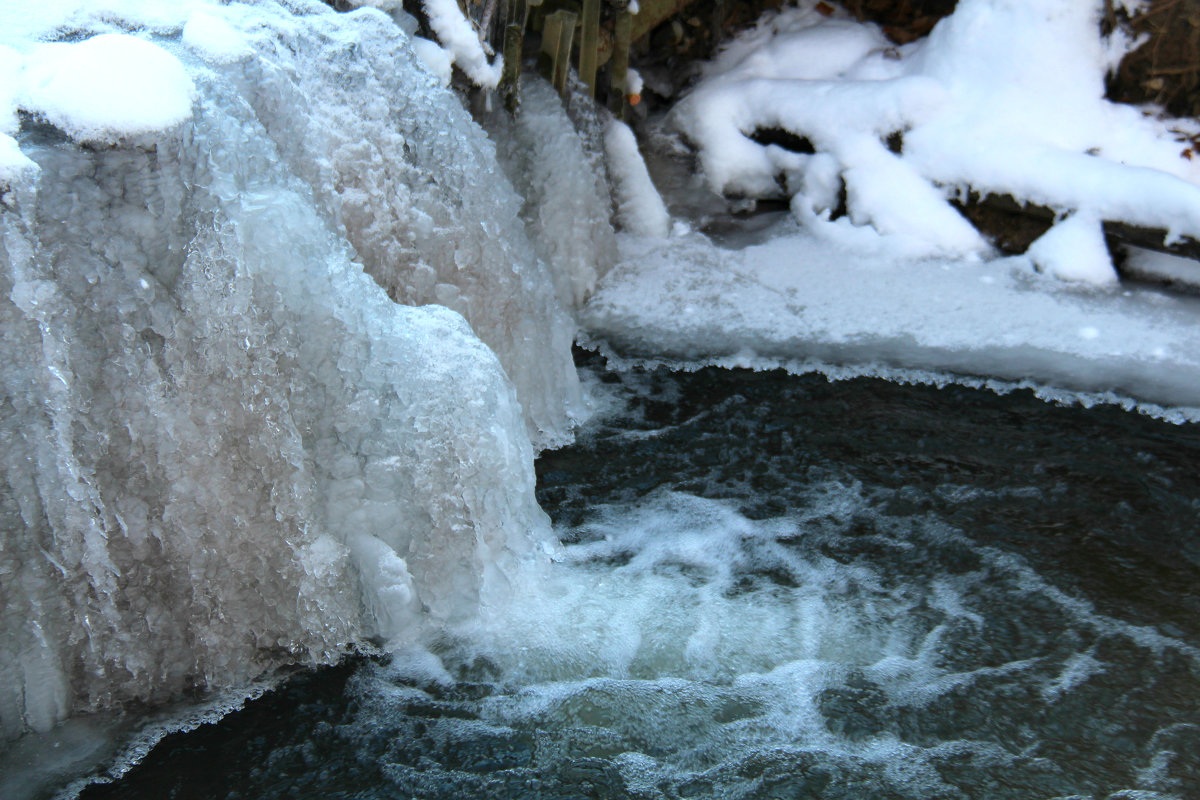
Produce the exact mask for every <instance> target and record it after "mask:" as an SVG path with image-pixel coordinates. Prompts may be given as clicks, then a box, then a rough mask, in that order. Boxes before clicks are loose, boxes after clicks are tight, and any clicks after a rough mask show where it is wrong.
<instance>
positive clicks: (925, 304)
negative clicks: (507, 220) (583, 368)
mask: <svg viewBox="0 0 1200 800" xmlns="http://www.w3.org/2000/svg"><path fill="white" fill-rule="evenodd" d="M846 227H847V228H849V227H850V226H849V225H848V224H847V225H846ZM854 230H857V229H854ZM860 233H861V231H860ZM620 241H621V247H622V256H623V258H622V263H621V264H619V265H618V266H617V267H616V268H615V269H614V270H613V271H612V272H611V273H609V275H608V276H607V278H606V279H605V280H604V281H602V282H601V285H600V287H599V289H598V291H597V293H596V295H595V296H594V297H593V298H592V300H591V301H590V302H589V304H588V305H587V306H586V307H585V309H584V310H583V312H582V315H581V319H582V322H583V325H584V327H585V329H586V330H587V331H588V332H589V335H590V336H591V337H593V339H594V340H596V341H603V342H606V343H607V344H608V345H609V346H610V347H611V349H612V350H613V351H615V353H616V354H618V355H623V356H628V357H641V358H651V359H653V358H663V359H668V360H673V361H674V362H675V363H677V364H679V365H686V364H687V363H692V364H704V363H726V364H733V363H737V364H741V365H744V366H754V367H756V368H769V367H772V366H786V367H787V368H789V369H795V370H799V371H808V370H814V369H815V370H819V371H825V372H828V373H831V374H837V371H838V370H839V369H841V368H850V369H852V370H855V371H856V372H857V374H883V375H892V374H894V372H895V370H897V369H899V370H908V371H909V372H910V373H912V372H913V371H926V372H927V373H929V375H930V378H931V379H934V380H947V379H949V380H953V379H955V378H954V376H956V375H957V376H959V378H958V379H960V380H961V379H963V378H968V379H989V378H991V379H1000V380H1002V381H1012V382H1019V383H1026V384H1033V385H1040V386H1043V387H1046V386H1049V387H1056V388H1057V389H1059V390H1065V391H1064V393H1063V394H1062V395H1061V396H1060V397H1059V399H1069V397H1070V395H1069V393H1070V392H1083V393H1100V394H1106V393H1107V395H1106V396H1107V397H1108V398H1109V399H1110V401H1115V402H1119V401H1120V398H1122V397H1123V398H1126V399H1129V398H1132V399H1133V400H1134V401H1137V402H1141V403H1143V404H1145V405H1144V407H1145V408H1146V410H1148V411H1152V412H1153V413H1157V414H1161V415H1164V416H1166V417H1168V418H1176V417H1177V416H1178V413H1182V414H1183V416H1184V417H1185V418H1195V417H1196V416H1197V414H1198V413H1200V412H1197V411H1196V408H1197V407H1198V406H1200V359H1198V358H1197V356H1196V353H1197V349H1196V342H1197V337H1196V326H1195V320H1196V318H1197V315H1198V314H1200V303H1198V301H1196V300H1195V299H1193V298H1190V297H1172V296H1170V295H1167V294H1164V293H1162V292H1160V291H1156V290H1153V289H1144V288H1142V289H1133V288H1129V289H1122V288H1111V289H1090V288H1088V289H1085V288H1073V287H1069V286H1067V285H1066V284H1062V283H1059V282H1057V281H1054V280H1051V279H1049V278H1044V277H1041V276H1039V275H1038V274H1036V273H1035V272H1034V271H1033V268H1032V266H1031V262H1030V261H1029V260H1028V258H1027V257H1024V256H1023V257H1018V258H1012V259H1003V260H997V261H992V262H983V261H976V262H972V261H948V260H938V259H929V258H920V257H916V258H914V257H908V258H906V257H905V256H904V254H903V252H900V253H897V252H894V251H895V249H896V245H897V244H898V243H900V242H898V241H897V240H895V239H893V240H891V241H884V240H883V239H882V238H881V237H878V236H877V235H875V234H874V233H873V232H872V233H868V234H867V235H866V236H865V237H864V238H863V239H862V240H860V241H858V242H857V244H858V246H857V247H854V248H850V247H847V242H848V241H849V240H848V239H847V238H846V237H842V236H838V237H836V238H835V239H834V240H833V241H829V240H823V239H821V238H818V237H815V236H812V235H810V234H808V233H804V232H797V231H796V230H795V229H794V227H792V226H791V225H790V224H785V225H784V226H783V227H782V228H779V229H777V230H776V232H775V234H774V235H773V237H772V238H769V239H768V240H767V241H765V242H762V243H759V244H755V245H753V246H749V247H746V248H744V249H742V250H737V251H733V250H726V249H723V248H720V247H716V246H714V245H713V244H712V242H711V241H709V240H708V239H707V238H705V237H703V236H701V235H700V234H690V235H688V236H682V237H676V238H672V239H667V240H648V239H634V238H632V237H625V236H622V237H620ZM913 252H914V253H918V254H919V253H920V252H921V245H920V243H919V242H918V243H916V244H915V245H914V250H913ZM939 374H940V376H941V378H938V377H937V376H938V375H939ZM900 377H903V376H900ZM1150 406H1159V407H1160V408H1157V409H1155V408H1150ZM1163 407H1175V408H1176V412H1178V413H1176V412H1173V411H1170V410H1167V409H1166V408H1163Z"/></svg>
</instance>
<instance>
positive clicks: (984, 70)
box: [581, 0, 1200, 421]
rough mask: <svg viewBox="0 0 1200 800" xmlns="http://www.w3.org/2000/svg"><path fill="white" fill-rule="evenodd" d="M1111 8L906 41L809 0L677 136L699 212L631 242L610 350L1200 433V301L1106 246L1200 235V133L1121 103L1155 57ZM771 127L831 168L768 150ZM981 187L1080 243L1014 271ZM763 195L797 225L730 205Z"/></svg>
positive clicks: (1048, 239)
mask: <svg viewBox="0 0 1200 800" xmlns="http://www.w3.org/2000/svg"><path fill="white" fill-rule="evenodd" d="M1102 5H1103V4H1102V3H1100V2H1083V3H1079V2H1066V1H1065V0H1062V1H1059V0H1055V2H1045V1H1044V0H1036V1H1035V0H1003V1H1001V0H961V2H959V3H958V6H957V10H956V11H955V12H954V13H953V14H952V15H951V16H949V17H947V18H945V19H944V20H942V21H941V22H940V23H939V24H938V25H937V26H936V27H935V28H934V30H933V31H932V33H931V34H930V36H929V37H927V38H926V39H924V40H920V41H917V42H914V43H912V44H909V45H905V46H902V47H899V46H894V45H892V44H891V43H890V42H888V41H887V40H886V39H885V38H884V37H883V35H882V33H881V32H880V31H879V30H878V29H877V28H876V27H874V26H872V25H869V24H862V23H859V22H857V21H855V20H854V19H852V18H851V17H850V16H849V15H848V14H847V13H845V12H844V11H842V10H840V9H839V10H836V11H835V13H834V14H833V15H831V16H826V15H824V14H822V13H820V12H819V11H818V10H817V9H816V3H815V2H809V1H808V0H801V2H798V3H796V4H795V5H794V6H790V7H787V8H785V9H783V10H782V11H780V12H778V13H768V14H767V15H765V16H764V18H763V19H762V20H761V21H760V22H759V24H758V25H756V26H755V27H753V28H752V29H750V30H748V31H746V32H745V33H743V34H742V35H740V36H739V37H737V38H736V39H735V40H734V41H732V42H730V43H729V44H728V45H727V46H726V47H725V48H724V49H723V51H722V52H721V53H719V54H718V55H717V56H716V57H715V58H714V59H713V61H712V62H711V63H709V64H706V65H704V66H703V68H702V69H701V70H700V75H701V77H700V80H699V81H698V83H697V84H696V85H695V86H694V87H693V88H692V89H691V90H690V91H689V92H688V93H687V94H685V95H684V96H683V97H682V98H681V99H680V100H679V101H678V102H677V103H676V105H675V107H674V108H673V109H672V110H671V112H670V113H669V114H668V115H667V117H666V119H665V122H664V123H663V124H662V126H661V129H660V130H659V131H658V132H657V133H656V134H655V135H656V136H658V138H659V140H661V141H666V142H668V143H669V142H670V141H671V138H670V137H671V136H672V135H676V134H678V135H682V137H683V139H684V140H685V141H686V142H687V143H689V144H690V146H691V147H692V148H694V149H695V152H696V154H697V155H698V162H699V174H698V176H697V180H700V181H702V182H703V184H704V188H701V187H699V186H697V185H695V184H694V183H689V182H687V181H683V182H680V181H675V183H673V184H672V183H671V182H670V181H668V184H669V185H668V190H669V191H665V192H664V195H665V199H666V201H667V204H668V207H672V208H675V209H676V210H677V213H683V214H687V215H691V216H687V217H685V218H684V219H680V220H676V222H675V224H674V226H673V233H672V234H671V235H670V236H662V237H660V238H658V239H654V238H647V237H645V236H644V235H637V236H635V235H630V234H622V235H621V236H620V241H621V252H622V259H621V263H620V264H618V266H617V267H616V268H615V269H614V270H613V271H612V272H610V273H609V275H608V276H607V277H606V278H605V279H603V280H602V281H601V283H600V285H599V286H598V288H597V292H596V294H595V295H594V296H593V298H592V300H591V301H590V302H589V304H588V305H587V306H586V307H585V309H584V310H583V312H582V316H581V320H582V322H583V325H584V327H585V330H586V331H587V332H588V337H589V341H590V342H591V343H593V344H595V345H597V346H599V347H601V348H602V349H603V350H604V351H605V352H606V353H607V354H609V355H610V356H612V357H613V358H614V363H617V364H629V363H659V362H662V363H668V364H671V365H674V366H676V367H680V368H692V367H695V366H698V365H703V364H723V365H741V366H751V367H755V368H770V367H779V366H783V367H785V368H788V369H792V370H795V371H800V372H803V371H812V370H817V371H821V372H824V373H825V374H827V375H830V376H832V377H842V376H846V375H860V374H869V375H881V376H885V377H889V378H892V379H897V380H919V381H928V382H933V383H942V382H945V381H959V382H963V383H971V384H976V385H987V386H992V387H993V388H997V389H998V390H1002V391H1006V390H1009V389H1011V388H1013V387H1016V386H1028V387H1031V388H1033V389H1035V391H1037V392H1038V393H1039V394H1041V395H1042V396H1043V397H1046V398H1048V399H1054V400H1062V401H1080V402H1085V403H1092V402H1115V403H1119V404H1122V405H1125V406H1127V407H1136V408H1140V409H1141V410H1143V411H1145V412H1147V413H1153V414H1156V415H1159V416H1162V417H1164V418H1167V419H1172V420H1175V421H1181V420H1186V419H1200V357H1197V356H1196V353H1197V352H1198V351H1200V348H1198V347H1197V345H1198V344H1200V342H1198V341H1197V335H1196V333H1195V331H1196V330H1197V326H1196V323H1197V321H1198V320H1200V317H1198V315H1200V303H1198V302H1197V301H1196V300H1194V299H1192V298H1190V297H1186V296H1171V295H1169V294H1165V293H1164V292H1163V291H1161V290H1159V289H1153V288H1145V287H1136V286H1133V285H1124V284H1122V283H1121V282H1120V280H1119V277H1118V274H1117V271H1116V269H1115V268H1114V264H1113V257H1112V255H1111V254H1110V253H1109V249H1108V248H1109V243H1108V242H1107V241H1106V238H1105V234H1104V228H1103V223H1105V222H1113V221H1116V222H1123V223H1128V224H1133V225H1138V226H1143V227H1146V228H1149V229H1159V230H1162V231H1163V232H1164V238H1165V242H1167V243H1170V242H1173V241H1178V240H1179V239H1180V238H1182V237H1200V185H1198V184H1200V169H1198V168H1197V165H1196V164H1194V163H1193V162H1192V161H1190V160H1189V159H1187V158H1185V157H1181V154H1182V151H1183V148H1184V147H1186V146H1187V144H1189V142H1188V141H1187V137H1188V136H1189V135H1191V134H1194V133H1195V130H1194V127H1195V126H1194V124H1192V123H1191V122H1189V121H1185V120H1169V119H1162V118H1160V117H1159V116H1158V115H1157V114H1155V113H1144V112H1143V110H1142V109H1137V108H1132V107H1126V106H1120V105H1116V104H1113V103H1110V102H1108V101H1107V100H1105V99H1104V96H1103V94H1104V74H1105V72H1106V70H1108V69H1110V68H1111V66H1112V63H1113V58H1114V54H1115V53H1117V52H1118V51H1120V50H1121V49H1122V48H1128V47H1131V46H1133V43H1131V42H1129V41H1128V40H1127V39H1126V40H1120V41H1116V40H1113V39H1110V40H1107V41H1105V40H1102V38H1101V36H1100V33H1099V31H1100V28H1099V24H1098V23H1099V17H1098V15H1099V13H1100V10H1101V7H1102ZM764 130H767V131H774V132H778V131H785V132H787V133H789V134H791V135H792V136H793V139H796V138H803V139H806V140H807V141H808V142H809V143H811V145H812V149H813V150H814V151H815V152H812V153H805V152H798V151H797V150H789V149H785V148H784V147H782V146H780V145H777V144H766V145H764V144H760V143H759V142H756V141H754V140H753V138H752V136H753V134H754V133H755V132H756V131H764ZM773 140H774V141H785V140H786V139H782V138H780V137H778V136H775V137H774V139H773ZM885 140H888V141H886V143H885ZM658 149H659V151H660V155H659V156H657V157H659V158H668V159H670V158H674V156H671V155H670V152H671V147H670V146H669V144H668V145H664V146H660V147H659V148H658ZM652 160H653V159H652ZM704 191H707V192H709V193H712V200H711V202H706V201H703V200H699V201H698V200H697V199H696V197H695V196H696V195H697V194H699V193H702V192H704ZM967 191H973V192H976V193H978V194H979V195H981V196H985V197H986V196H987V195H989V194H1000V195H1011V196H1012V197H1013V198H1014V199H1015V200H1017V201H1018V202H1027V203H1036V204H1039V205H1042V206H1046V207H1049V208H1050V209H1051V210H1053V211H1054V212H1055V213H1056V215H1057V218H1056V220H1055V224H1053V225H1052V226H1051V227H1050V228H1049V230H1048V231H1046V233H1045V234H1044V235H1043V236H1041V237H1040V238H1039V239H1037V240H1036V241H1035V242H1034V243H1033V245H1032V246H1030V247H1029V249H1028V251H1027V252H1026V253H1024V254H1022V255H1019V256H1009V257H1002V256H1001V255H1000V254H999V253H997V252H996V251H994V250H993V249H992V247H991V246H990V245H989V244H988V243H987V242H986V241H985V240H984V238H983V236H982V235H981V234H980V233H979V232H977V231H976V230H975V228H974V227H973V226H972V225H971V224H970V223H969V222H968V221H967V220H966V219H965V218H964V217H963V216H962V215H961V214H960V213H959V212H958V211H957V210H956V209H955V208H954V206H953V205H952V204H951V200H954V199H956V198H958V197H959V196H962V195H965V193H966V192H967ZM722 194H723V195H724V197H725V198H726V199H725V200H722V199H720V198H718V197H716V195H722ZM746 198H749V200H747V199H746ZM762 199H770V200H786V201H788V208H789V211H788V212H779V213H777V214H776V217H775V218H774V220H773V221H771V220H772V218H771V217H769V216H763V217H761V219H763V220H766V221H767V222H765V223H756V222H754V218H753V217H752V218H751V219H750V220H748V221H745V222H741V223H739V222H737V221H736V220H734V219H732V218H731V217H730V216H729V215H728V213H726V214H724V215H722V214H721V213H719V212H716V211H714V210H713V209H714V208H725V209H728V210H729V211H733V210H739V209H740V210H742V211H744V210H746V209H753V207H754V200H762ZM843 203H844V209H845V213H844V215H842V216H837V213H838V209H839V206H841V205H842V204H843ZM764 225H765V227H764ZM702 230H709V231H711V232H712V233H711V238H710V236H706V235H705V234H704V233H701V232H698V231H702ZM1126 269H1127V270H1128V273H1129V274H1131V275H1135V276H1142V277H1151V278H1155V279H1157V280H1159V281H1166V282H1170V283H1172V284H1174V285H1182V286H1191V287H1195V286H1197V285H1200V281H1198V277H1200V268H1198V265H1197V262H1195V261H1191V260H1187V259H1179V258H1175V257H1171V256H1164V255H1161V254H1152V253H1149V252H1148V251H1142V250H1137V249H1135V248H1129V251H1128V258H1127V263H1126Z"/></svg>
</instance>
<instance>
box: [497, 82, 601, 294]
mask: <svg viewBox="0 0 1200 800" xmlns="http://www.w3.org/2000/svg"><path fill="white" fill-rule="evenodd" d="M485 125H486V126H487V128H488V130H489V131H491V132H492V134H493V137H494V139H495V140H496V141H497V142H498V150H497V156H498V157H499V159H500V164H501V166H503V168H504V171H505V174H507V175H508V176H509V178H510V179H511V180H512V182H513V184H514V186H516V187H517V189H518V190H519V191H520V193H521V195H522V196H523V197H524V198H525V203H524V205H523V206H522V208H521V217H522V218H523V219H524V220H525V223H526V225H527V226H528V229H529V231H530V233H531V234H533V236H532V238H533V242H534V245H535V246H536V247H537V250H538V254H539V255H540V256H541V258H542V259H543V260H544V261H545V263H546V264H547V266H548V267H549V268H550V273H551V275H552V278H553V282H554V288H555V292H556V294H557V295H558V299H559V302H560V303H562V304H563V306H564V307H566V308H575V307H577V306H579V305H582V304H583V302H584V301H585V300H587V298H588V297H589V296H590V295H591V293H592V290H593V289H595V287H596V281H597V280H598V279H599V278H601V277H603V276H604V274H605V273H606V272H608V270H609V269H611V268H612V266H613V265H614V264H615V263H616V261H617V239H616V235H615V234H614V232H613V228H612V225H611V224H610V223H609V213H610V212H609V209H610V207H611V205H612V198H611V196H610V195H609V191H608V186H607V185H606V183H605V181H604V177H603V176H604V165H603V164H602V163H600V159H599V154H598V153H597V154H593V153H592V152H590V151H589V150H588V148H587V147H586V145H587V142H586V140H585V138H584V137H582V136H581V135H580V134H579V133H578V132H577V130H576V125H575V123H574V122H572V120H571V119H570V118H569V117H568V115H567V110H566V109H565V108H564V107H563V103H562V101H561V100H560V99H559V96H558V93H557V92H555V91H554V87H553V86H551V85H550V84H549V83H548V82H546V81H545V80H543V79H541V78H538V77H527V78H525V79H524V80H523V81H522V84H521V105H520V108H519V109H518V111H517V114H516V115H515V117H511V116H509V115H508V114H507V113H505V112H502V111H499V110H497V111H495V112H494V113H492V114H489V115H488V117H487V119H486V121H485ZM581 127H584V128H585V135H586V127H587V126H586V124H585V125H583V126H581Z"/></svg>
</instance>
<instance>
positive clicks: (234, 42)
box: [183, 11, 252, 64]
mask: <svg viewBox="0 0 1200 800" xmlns="http://www.w3.org/2000/svg"><path fill="white" fill-rule="evenodd" d="M183 43H184V44H185V45H187V46H188V47H190V48H192V49H193V50H195V51H196V52H197V53H199V54H200V55H201V56H203V57H204V58H205V59H207V60H209V61H212V62H215V63H218V64H224V63H228V62H231V61H237V60H239V59H242V58H245V57H247V56H249V55H250V54H251V52H252V51H251V49H250V46H249V45H248V44H247V43H246V38H245V37H244V36H242V34H241V33H240V32H238V31H237V30H236V29H235V28H234V27H233V26H232V25H230V24H229V23H228V22H226V21H225V20H223V19H221V18H220V17H216V16H213V15H212V14H210V13H208V12H207V11H197V12H195V13H194V14H192V15H191V16H190V17H188V21H187V24H186V25H184V26H183Z"/></svg>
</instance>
